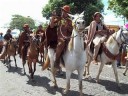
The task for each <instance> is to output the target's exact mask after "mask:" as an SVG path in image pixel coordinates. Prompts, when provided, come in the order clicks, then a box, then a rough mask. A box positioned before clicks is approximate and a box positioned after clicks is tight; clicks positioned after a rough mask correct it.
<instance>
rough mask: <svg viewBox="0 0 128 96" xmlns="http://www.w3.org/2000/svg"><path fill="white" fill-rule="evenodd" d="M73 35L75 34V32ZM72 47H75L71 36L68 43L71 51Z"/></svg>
mask: <svg viewBox="0 0 128 96" xmlns="http://www.w3.org/2000/svg"><path fill="white" fill-rule="evenodd" d="M71 36H73V33H72V35H71ZM72 49H73V38H71V39H70V41H69V43H68V50H69V51H71V50H72Z"/></svg>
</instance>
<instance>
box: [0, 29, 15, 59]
mask: <svg viewBox="0 0 128 96" xmlns="http://www.w3.org/2000/svg"><path fill="white" fill-rule="evenodd" d="M12 38H13V37H12V35H11V29H8V30H7V32H6V34H5V35H4V40H5V44H4V46H5V47H4V49H3V53H2V54H1V56H0V59H4V58H5V56H6V50H7V46H8V41H9V40H10V39H12Z"/></svg>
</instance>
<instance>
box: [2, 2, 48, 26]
mask: <svg viewBox="0 0 128 96" xmlns="http://www.w3.org/2000/svg"><path fill="white" fill-rule="evenodd" d="M47 3H48V0H0V13H1V15H0V27H3V26H6V25H7V24H9V22H10V20H11V18H12V15H14V14H19V15H22V16H25V17H27V16H30V17H31V18H32V19H34V20H36V21H37V22H42V21H44V20H45V19H44V18H43V17H42V14H41V12H42V8H43V7H44V6H45V5H46V4H47Z"/></svg>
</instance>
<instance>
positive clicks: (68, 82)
mask: <svg viewBox="0 0 128 96" xmlns="http://www.w3.org/2000/svg"><path fill="white" fill-rule="evenodd" d="M70 77H71V71H69V70H66V83H67V84H66V88H65V89H64V90H63V94H67V92H68V90H69V89H70Z"/></svg>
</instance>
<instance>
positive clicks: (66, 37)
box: [60, 17, 84, 39]
mask: <svg viewBox="0 0 128 96" xmlns="http://www.w3.org/2000/svg"><path fill="white" fill-rule="evenodd" d="M79 18H81V17H78V18H77V19H76V20H75V22H76V21H77V20H78V19H79ZM61 28H62V25H61V26H60V33H61V35H62V36H63V37H64V38H65V39H70V38H75V37H77V36H78V35H75V36H70V37H68V36H65V35H64V34H63V32H62V30H61ZM73 28H74V29H75V30H76V31H77V32H79V33H82V32H84V29H83V30H82V31H79V30H78V28H77V27H76V26H75V24H73ZM80 37H84V36H80Z"/></svg>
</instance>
